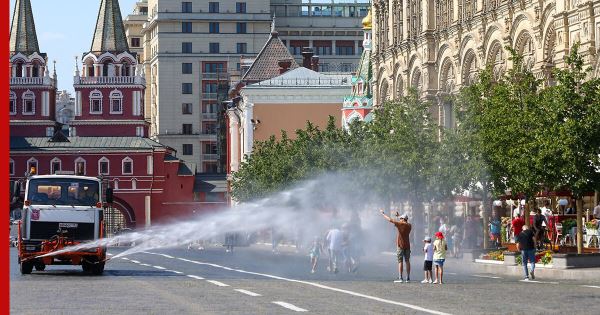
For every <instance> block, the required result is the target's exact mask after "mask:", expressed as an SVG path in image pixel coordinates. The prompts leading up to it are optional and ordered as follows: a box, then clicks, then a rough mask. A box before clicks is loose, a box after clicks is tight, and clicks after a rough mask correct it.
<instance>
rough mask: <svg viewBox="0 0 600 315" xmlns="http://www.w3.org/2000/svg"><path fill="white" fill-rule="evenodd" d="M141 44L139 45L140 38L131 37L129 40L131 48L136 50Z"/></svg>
mask: <svg viewBox="0 0 600 315" xmlns="http://www.w3.org/2000/svg"><path fill="white" fill-rule="evenodd" d="M141 46H142V45H141V43H140V38H139V37H132V38H131V47H134V48H138V47H141Z"/></svg>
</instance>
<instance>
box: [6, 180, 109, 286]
mask: <svg viewBox="0 0 600 315" xmlns="http://www.w3.org/2000/svg"><path fill="white" fill-rule="evenodd" d="M103 191H104V192H105V194H103ZM106 196H108V198H109V199H112V190H110V189H107V188H106V187H103V183H102V180H101V179H99V178H94V177H86V176H76V175H34V176H30V177H28V179H27V182H26V186H25V195H24V201H23V211H22V219H21V223H20V225H19V240H18V247H19V263H20V270H21V273H22V274H28V273H31V271H32V270H33V268H34V267H35V269H36V270H38V271H41V270H44V269H45V267H46V266H47V265H81V266H82V267H83V270H84V271H86V272H91V273H93V274H101V273H103V271H104V261H105V259H106V248H105V247H102V246H97V247H92V248H86V249H84V250H77V251H71V252H66V253H61V254H58V255H48V256H44V257H40V256H42V255H47V254H50V253H52V252H53V251H58V250H61V249H63V248H65V247H68V246H74V245H78V244H82V243H85V242H90V241H94V240H98V239H100V238H102V237H104V226H103V206H104V204H105V202H106V201H107V200H106ZM109 201H111V202H112V200H109Z"/></svg>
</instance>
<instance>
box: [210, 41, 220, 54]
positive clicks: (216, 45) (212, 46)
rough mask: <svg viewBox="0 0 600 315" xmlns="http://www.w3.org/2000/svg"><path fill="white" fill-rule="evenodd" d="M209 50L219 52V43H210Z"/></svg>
mask: <svg viewBox="0 0 600 315" xmlns="http://www.w3.org/2000/svg"><path fill="white" fill-rule="evenodd" d="M208 52H210V53H211V54H218V53H219V43H208Z"/></svg>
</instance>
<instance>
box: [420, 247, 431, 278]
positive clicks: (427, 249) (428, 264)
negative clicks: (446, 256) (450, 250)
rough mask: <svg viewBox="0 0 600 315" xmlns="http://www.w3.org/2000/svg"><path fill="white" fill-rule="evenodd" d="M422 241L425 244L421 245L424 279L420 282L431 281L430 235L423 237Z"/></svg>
mask: <svg viewBox="0 0 600 315" xmlns="http://www.w3.org/2000/svg"><path fill="white" fill-rule="evenodd" d="M423 242H425V246H424V247H423V253H425V262H424V264H423V271H425V279H424V280H423V281H421V283H433V273H432V270H433V245H432V244H431V237H429V236H427V237H425V239H424V240H423Z"/></svg>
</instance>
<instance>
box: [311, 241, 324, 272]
mask: <svg viewBox="0 0 600 315" xmlns="http://www.w3.org/2000/svg"><path fill="white" fill-rule="evenodd" d="M308 256H310V264H311V266H312V270H311V271H310V273H315V270H316V269H317V263H318V262H319V256H321V242H320V241H319V238H318V237H315V239H314V241H313V243H312V245H311V247H310V251H309V252H308Z"/></svg>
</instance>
